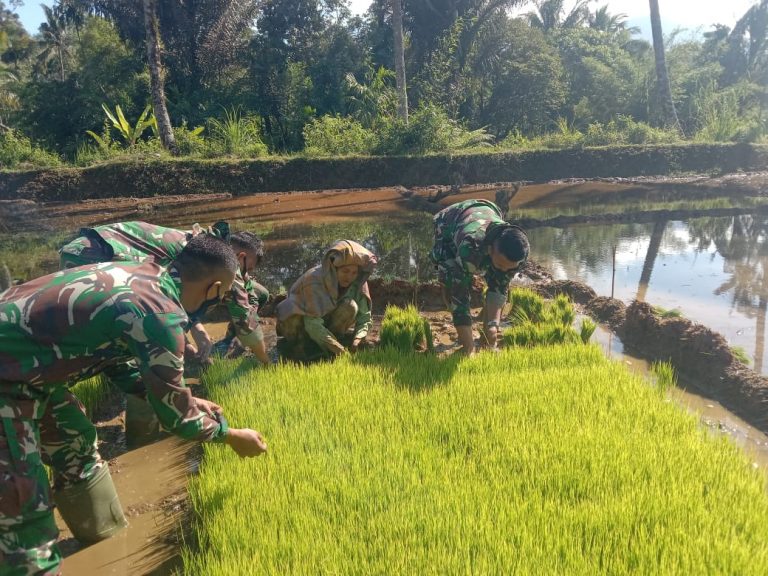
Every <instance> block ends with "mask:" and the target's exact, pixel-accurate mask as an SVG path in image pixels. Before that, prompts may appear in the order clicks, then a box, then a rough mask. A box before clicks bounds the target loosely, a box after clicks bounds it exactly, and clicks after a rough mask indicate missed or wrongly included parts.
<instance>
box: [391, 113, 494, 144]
mask: <svg viewBox="0 0 768 576" xmlns="http://www.w3.org/2000/svg"><path fill="white" fill-rule="evenodd" d="M379 138H380V140H379V145H378V147H377V152H378V153H379V154H385V155H397V154H428V153H430V152H446V151H450V150H465V149H469V148H478V147H489V146H490V145H491V140H492V139H493V137H492V136H491V135H490V134H488V133H487V132H486V131H485V129H484V128H479V129H477V130H467V129H466V128H464V127H463V126H462V125H461V124H459V123H458V122H456V121H455V120H453V119H451V118H449V117H448V114H446V113H445V111H444V110H443V109H442V108H440V107H438V106H435V105H432V104H426V105H424V106H422V107H420V108H419V109H418V110H417V111H416V112H415V113H414V114H413V115H412V116H411V118H410V121H409V123H408V124H405V122H403V121H402V120H400V119H392V120H389V121H388V122H386V123H385V124H384V126H383V128H382V129H381V133H380V135H379Z"/></svg>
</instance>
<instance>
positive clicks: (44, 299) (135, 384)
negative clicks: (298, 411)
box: [0, 234, 267, 574]
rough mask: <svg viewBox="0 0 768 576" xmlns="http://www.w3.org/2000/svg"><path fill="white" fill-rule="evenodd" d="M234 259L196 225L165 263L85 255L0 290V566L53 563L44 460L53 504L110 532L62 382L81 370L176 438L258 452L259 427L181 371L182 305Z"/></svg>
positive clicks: (93, 452)
mask: <svg viewBox="0 0 768 576" xmlns="http://www.w3.org/2000/svg"><path fill="white" fill-rule="evenodd" d="M237 268H238V262H237V257H236V256H235V254H234V252H233V251H232V248H231V247H230V246H229V244H227V243H226V242H224V241H223V240H220V239H218V238H214V237H213V236H209V235H206V234H204V235H200V236H198V237H196V238H194V239H192V240H190V241H189V243H188V244H187V245H186V246H185V247H184V249H183V250H182V251H181V253H180V254H179V255H178V258H176V259H175V260H174V261H173V262H172V263H171V264H170V265H169V266H168V268H165V267H162V266H160V265H158V264H157V263H156V262H154V261H151V260H148V261H145V262H109V263H102V264H93V265H88V266H81V267H77V268H72V269H68V270H65V271H62V272H58V273H56V274H51V275H48V276H43V277H41V278H37V279H35V280H32V281H30V282H27V283H25V284H21V285H18V286H13V287H11V288H10V289H9V290H7V291H6V292H5V293H3V295H2V296H0V574H38V573H44V574H56V573H58V570H59V565H60V562H61V555H60V553H59V551H58V549H57V546H56V537H57V535H58V529H57V527H56V523H55V521H54V517H53V508H52V505H51V494H50V488H49V485H48V477H47V474H46V470H45V468H44V466H43V462H46V463H48V464H50V465H51V466H52V468H53V470H54V473H55V483H54V486H55V492H54V499H55V500H56V502H57V504H58V505H59V508H60V509H61V511H62V515H64V513H65V510H64V506H62V503H63V502H66V503H67V504H68V505H67V506H66V508H67V510H69V513H71V514H72V515H73V516H74V517H75V519H76V520H77V522H78V523H79V526H80V528H81V529H82V530H83V531H84V532H86V533H89V534H90V535H91V536H93V537H94V539H99V538H103V537H105V536H108V535H110V534H111V533H112V527H104V526H98V527H97V526H95V517H94V516H93V515H94V514H102V515H104V517H108V519H109V520H115V521H117V519H116V518H114V517H113V515H114V514H115V506H116V508H117V510H119V501H117V499H116V496H115V495H114V487H113V485H112V482H111V479H110V478H109V468H108V466H107V465H106V463H105V462H104V461H103V460H102V458H101V456H100V455H99V452H98V450H97V444H96V429H95V427H94V425H93V423H92V422H91V421H90V420H89V419H88V417H87V416H86V415H85V410H84V409H83V406H82V404H81V403H80V402H79V401H78V400H77V398H76V397H75V396H74V395H73V394H72V393H71V392H70V391H69V388H70V387H71V386H73V385H74V384H76V383H77V382H78V381H80V380H82V379H85V378H89V377H91V376H94V375H96V374H100V373H103V374H104V375H105V376H107V378H108V379H109V380H110V381H111V383H112V384H115V385H117V386H118V387H119V388H121V389H122V390H124V391H133V390H135V389H137V388H142V389H144V390H145V391H146V395H147V400H148V401H149V403H150V405H151V406H152V408H153V409H154V411H155V413H156V414H157V417H158V419H159V420H160V422H161V423H162V425H163V427H164V428H166V429H167V430H169V431H170V432H172V433H174V434H176V435H177V436H180V437H181V438H185V439H187V440H197V441H203V442H220V443H224V444H227V445H229V446H230V447H231V448H232V449H233V450H234V451H235V452H236V453H237V454H238V455H239V456H241V457H250V456H257V455H259V454H261V453H263V452H265V451H266V449H267V447H266V444H265V443H264V441H263V439H262V438H261V436H260V434H259V433H258V432H256V431H254V430H250V429H247V428H242V429H236V428H229V427H228V426H227V424H226V421H225V420H224V419H223V417H221V415H220V412H221V408H220V407H219V406H217V405H216V404H214V403H213V402H210V401H207V400H203V399H201V398H195V397H193V396H192V392H191V391H190V389H189V388H187V386H186V385H185V383H184V378H183V373H184V346H185V338H184V327H185V325H186V323H187V321H188V317H187V314H188V313H191V312H194V311H196V310H199V309H200V308H201V307H203V306H204V305H205V304H206V303H209V302H213V301H217V300H219V299H220V298H221V297H222V296H223V295H224V293H226V292H227V291H228V290H229V289H230V286H231V284H232V282H233V280H234V277H235V272H236V271H237ZM110 492H111V494H112V496H110V495H109V493H110ZM113 503H114V505H113ZM104 508H106V511H107V512H111V514H108V515H107V514H105V512H104ZM98 517H99V518H100V519H101V518H102V516H101V515H99V516H98ZM119 517H120V520H122V514H119ZM70 518H71V517H70ZM65 520H66V521H67V523H68V524H70V526H72V524H71V523H70V519H68V518H67V517H66V516H65ZM122 525H124V521H123V522H122V523H117V525H116V526H114V528H115V529H119V528H120V527H121V526H122ZM73 531H74V530H73Z"/></svg>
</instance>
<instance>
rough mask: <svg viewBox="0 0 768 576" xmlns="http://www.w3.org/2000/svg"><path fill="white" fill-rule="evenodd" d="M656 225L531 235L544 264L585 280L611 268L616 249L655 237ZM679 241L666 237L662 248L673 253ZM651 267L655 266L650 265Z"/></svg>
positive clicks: (597, 227)
mask: <svg viewBox="0 0 768 576" xmlns="http://www.w3.org/2000/svg"><path fill="white" fill-rule="evenodd" d="M654 229H656V230H657V232H658V230H659V229H661V230H662V231H663V229H664V227H663V226H661V228H660V227H659V226H658V225H656V224H654V223H643V224H639V223H631V224H614V225H594V224H592V225H588V224H585V225H574V226H570V227H567V228H550V227H542V228H535V229H532V230H530V231H529V237H530V240H531V246H532V249H533V251H534V253H535V254H537V255H538V258H539V259H540V260H541V261H542V263H546V261H547V260H548V259H550V258H551V259H553V260H555V261H557V262H558V263H559V264H560V265H561V266H562V267H563V269H564V271H565V273H566V274H567V275H568V276H569V277H570V278H584V277H586V276H587V275H588V274H600V273H601V272H603V271H604V270H605V268H606V266H608V267H610V265H611V262H612V259H613V247H614V246H617V247H618V249H619V251H626V250H629V246H631V245H632V244H635V243H637V242H638V241H639V240H642V239H644V238H649V239H650V238H652V237H654ZM679 243H680V241H679V240H678V239H676V238H674V237H672V236H669V235H667V237H665V238H664V239H663V242H660V244H661V245H662V246H665V247H668V248H670V249H674V248H676V247H678V244H679ZM651 266H652V265H651Z"/></svg>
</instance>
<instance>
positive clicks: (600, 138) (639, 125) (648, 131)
mask: <svg viewBox="0 0 768 576" xmlns="http://www.w3.org/2000/svg"><path fill="white" fill-rule="evenodd" d="M557 127H558V129H557V130H556V131H555V132H551V133H549V134H543V135H541V136H534V137H532V138H527V137H526V136H523V135H522V134H520V133H519V132H514V133H511V134H509V135H508V136H507V137H505V138H504V139H503V140H502V141H501V142H500V144H499V146H500V147H502V148H505V149H516V148H517V149H524V150H534V149H542V148H544V149H548V150H564V149H569V148H583V147H590V146H624V145H627V144H664V143H671V142H678V141H679V140H680V136H679V135H678V134H677V133H676V132H675V131H674V130H666V129H663V128H654V127H653V126H650V125H648V124H646V123H644V122H636V121H635V120H634V119H633V118H632V117H630V116H623V115H619V116H618V117H617V118H616V119H615V120H611V121H610V122H608V123H607V124H602V123H600V122H593V123H592V124H590V125H589V126H588V127H587V130H586V131H585V132H581V131H579V130H577V129H575V128H573V127H572V126H570V125H569V124H568V123H567V122H566V121H565V120H564V119H562V118H561V119H560V120H559V121H558V123H557Z"/></svg>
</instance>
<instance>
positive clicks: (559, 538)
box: [183, 344, 768, 575]
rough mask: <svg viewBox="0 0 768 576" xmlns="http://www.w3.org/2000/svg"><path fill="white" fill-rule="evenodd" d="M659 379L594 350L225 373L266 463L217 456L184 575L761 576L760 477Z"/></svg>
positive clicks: (224, 385) (197, 485)
mask: <svg viewBox="0 0 768 576" xmlns="http://www.w3.org/2000/svg"><path fill="white" fill-rule="evenodd" d="M658 372H659V375H658V376H657V381H658V385H657V386H655V387H654V386H650V385H648V383H647V382H646V381H644V380H643V379H641V378H640V377H638V376H635V375H632V374H630V373H629V372H628V370H627V369H626V368H625V367H624V366H623V365H621V364H620V363H613V362H611V361H609V360H607V359H606V358H605V357H604V356H603V354H602V352H601V351H600V350H599V348H598V347H596V346H592V345H586V346H585V345H583V344H569V345H555V346H548V347H537V348H515V349H507V350H505V351H502V352H500V353H499V354H490V353H484V354H480V355H478V356H477V357H475V358H471V359H463V358H459V357H456V356H454V357H449V358H446V359H440V358H437V357H436V356H435V355H431V354H419V353H410V354H403V353H401V352H398V351H397V350H395V349H392V348H391V349H388V350H378V351H375V352H370V353H369V352H366V353H361V354H358V355H356V356H352V357H348V358H344V359H342V360H340V361H336V362H334V363H324V364H319V365H314V366H296V365H281V366H279V367H278V368H277V369H275V370H268V371H259V372H258V373H254V372H252V371H251V370H250V369H249V367H248V365H247V364H243V363H240V362H232V361H229V362H219V363H217V364H215V365H214V367H213V368H212V369H211V370H210V371H208V372H207V375H206V382H205V383H206V385H207V387H208V390H209V391H210V393H211V395H212V398H213V399H214V400H215V401H217V402H218V403H220V404H221V405H222V406H223V407H224V409H225V411H226V413H227V415H228V417H229V419H230V420H231V421H232V422H237V423H238V424H239V425H249V426H252V427H254V428H258V429H259V430H260V431H261V432H263V433H264V435H265V437H266V438H267V440H268V442H269V443H270V453H269V454H268V455H266V456H265V457H264V458H262V459H257V460H248V461H245V460H239V459H238V458H237V457H236V456H235V455H234V454H233V453H232V452H231V451H228V450H223V449H222V447H221V446H206V447H205V456H204V459H203V462H202V465H201V472H200V474H199V475H198V476H196V477H194V478H193V479H192V480H191V482H190V486H189V489H190V495H191V499H192V506H193V509H194V513H195V516H196V521H195V523H194V538H188V539H187V543H188V546H187V548H186V549H185V551H184V553H183V555H184V573H186V574H214V573H215V574H287V573H292V574H295V573H321V574H331V573H332V574H383V573H398V574H458V573H477V574H479V573H520V574H553V573H560V574H596V573H610V574H627V573H642V574H704V573H719V574H755V575H756V574H764V573H765V572H766V570H768V549H767V548H766V547H765V539H766V537H768V528H767V527H766V524H765V521H764V519H765V516H766V513H768V496H766V479H765V475H764V473H763V472H762V471H759V470H755V469H754V468H753V467H752V466H751V463H750V462H749V461H748V459H747V457H746V456H745V455H744V454H743V453H742V452H741V451H740V450H739V449H738V448H737V447H736V446H735V445H734V444H733V443H732V442H731V441H730V440H728V439H726V438H723V437H714V436H712V435H711V434H710V433H708V432H707V431H706V430H704V429H702V428H701V426H700V425H699V423H698V420H697V418H696V417H694V416H692V415H689V414H686V413H685V412H684V411H683V410H682V409H681V408H679V407H677V406H675V405H674V404H673V403H670V402H667V401H664V395H663V389H664V387H665V386H668V385H669V384H670V380H671V377H670V374H669V373H668V372H669V370H667V371H666V372H665V371H664V370H659V371H658ZM660 392H661V393H660Z"/></svg>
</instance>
